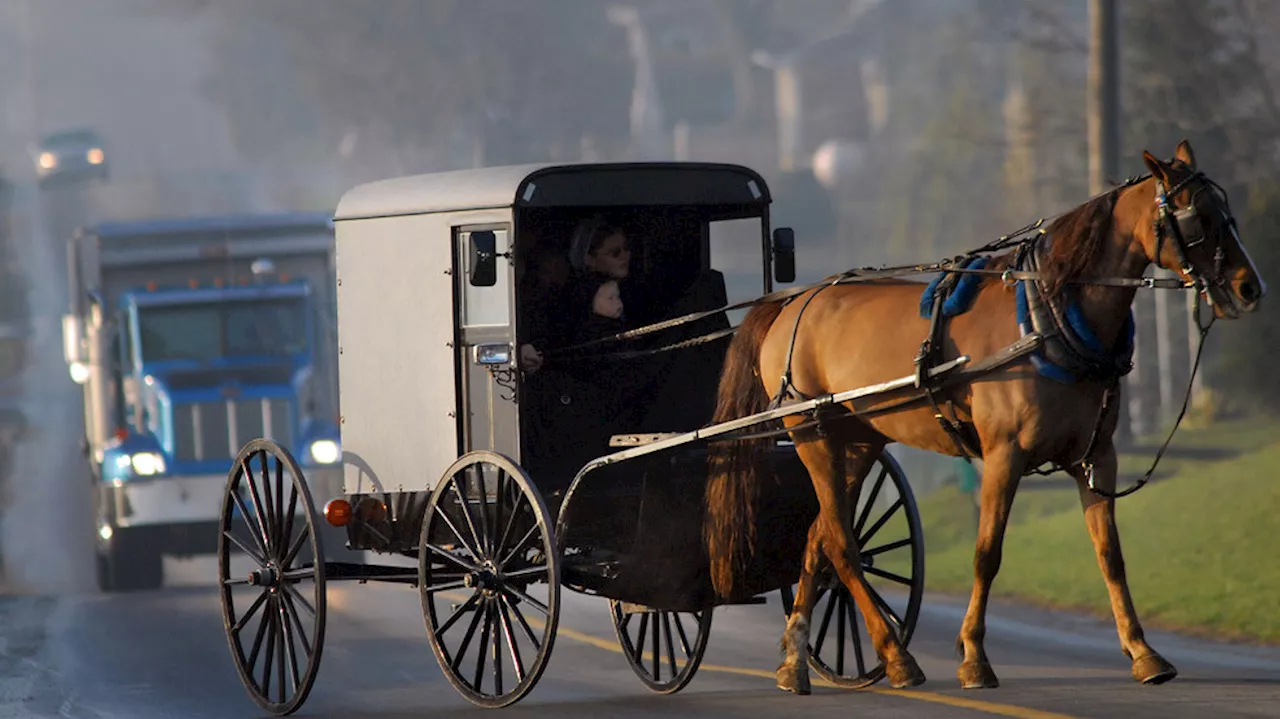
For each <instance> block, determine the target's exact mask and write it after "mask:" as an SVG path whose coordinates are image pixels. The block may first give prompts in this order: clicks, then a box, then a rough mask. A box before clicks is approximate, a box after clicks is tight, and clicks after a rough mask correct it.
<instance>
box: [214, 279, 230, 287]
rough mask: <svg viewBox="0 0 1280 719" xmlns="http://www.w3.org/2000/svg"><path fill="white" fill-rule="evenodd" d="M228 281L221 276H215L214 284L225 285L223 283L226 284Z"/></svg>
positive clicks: (217, 285) (215, 285)
mask: <svg viewBox="0 0 1280 719" xmlns="http://www.w3.org/2000/svg"><path fill="white" fill-rule="evenodd" d="M226 283H227V281H226V280H224V279H222V278H221V277H215V278H213V286H214V287H221V286H223V285H224V284H226Z"/></svg>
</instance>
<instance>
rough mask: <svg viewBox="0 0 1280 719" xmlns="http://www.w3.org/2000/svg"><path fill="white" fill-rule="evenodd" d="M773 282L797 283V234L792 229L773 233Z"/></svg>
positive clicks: (781, 229)
mask: <svg viewBox="0 0 1280 719" xmlns="http://www.w3.org/2000/svg"><path fill="white" fill-rule="evenodd" d="M772 249H773V280H774V281H775V282H795V281H796V233H795V231H794V230H792V229H791V228H790V227H779V228H777V229H775V230H774V231H773V248H772Z"/></svg>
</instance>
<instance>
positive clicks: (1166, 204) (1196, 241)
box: [1152, 170, 1239, 305]
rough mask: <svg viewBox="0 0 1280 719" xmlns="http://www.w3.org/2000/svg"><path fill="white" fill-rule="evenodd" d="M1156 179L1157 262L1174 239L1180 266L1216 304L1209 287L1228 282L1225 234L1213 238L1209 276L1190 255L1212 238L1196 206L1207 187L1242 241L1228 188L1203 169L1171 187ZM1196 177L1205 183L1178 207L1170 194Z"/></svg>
mask: <svg viewBox="0 0 1280 719" xmlns="http://www.w3.org/2000/svg"><path fill="white" fill-rule="evenodd" d="M1152 179H1153V180H1155V185H1156V200H1155V202H1156V213H1155V219H1154V221H1153V228H1152V229H1153V231H1154V233H1155V238H1156V246H1155V253H1154V259H1155V262H1156V264H1157V265H1159V264H1160V256H1161V254H1162V250H1163V248H1164V242H1165V240H1166V239H1168V240H1170V241H1171V244H1172V245H1173V249H1174V252H1175V253H1176V255H1177V258H1178V264H1179V270H1180V271H1181V272H1182V274H1183V275H1185V276H1186V277H1188V278H1189V279H1190V280H1191V283H1192V286H1194V287H1195V289H1196V291H1197V292H1198V293H1199V294H1201V295H1203V296H1204V297H1205V299H1206V300H1208V302H1209V304H1210V305H1213V304H1214V300H1213V297H1212V295H1211V294H1210V293H1209V291H1208V290H1209V288H1210V287H1221V286H1223V285H1225V284H1226V282H1227V279H1226V277H1225V276H1224V275H1223V265H1224V264H1225V262H1226V259H1227V255H1226V249H1225V247H1224V246H1223V242H1222V241H1221V236H1220V235H1219V236H1218V237H1215V238H1214V240H1213V243H1214V246H1213V248H1212V251H1213V267H1212V273H1211V274H1209V275H1208V276H1206V273H1205V272H1204V270H1203V269H1202V268H1200V267H1198V266H1197V265H1196V263H1194V262H1192V261H1191V259H1190V256H1189V255H1190V250H1191V249H1192V248H1194V247H1198V246H1200V245H1202V244H1204V243H1205V242H1207V241H1209V238H1208V233H1206V232H1205V224H1206V223H1204V222H1202V221H1201V216H1200V212H1199V211H1198V210H1197V209H1196V199H1197V198H1198V197H1199V196H1200V193H1202V192H1206V191H1208V192H1210V193H1211V195H1212V196H1213V197H1214V199H1213V206H1214V209H1215V210H1217V211H1218V212H1220V213H1221V214H1222V217H1223V219H1224V220H1225V221H1226V223H1227V228H1228V229H1229V231H1230V232H1231V233H1232V234H1234V235H1235V236H1236V238H1237V244H1238V243H1239V233H1238V231H1237V230H1236V219H1235V217H1234V216H1233V215H1232V214H1231V204H1230V201H1229V200H1228V199H1227V192H1226V190H1223V189H1222V187H1221V186H1220V185H1219V184H1218V183H1216V182H1214V181H1213V180H1211V179H1209V177H1208V176H1207V175H1205V174H1204V173H1203V172H1201V171H1199V170H1196V171H1194V172H1192V173H1191V174H1189V175H1187V176H1186V177H1185V178H1183V179H1182V180H1180V181H1178V183H1177V184H1175V185H1173V186H1172V187H1170V188H1168V189H1166V188H1165V185H1164V180H1162V179H1160V178H1159V177H1153V178H1152ZM1194 180H1201V184H1200V186H1199V187H1197V188H1195V189H1194V190H1193V191H1192V193H1191V202H1190V203H1188V205H1187V206H1186V207H1182V208H1179V207H1176V206H1175V205H1174V204H1173V200H1172V199H1170V198H1172V197H1174V196H1176V195H1177V194H1178V193H1179V192H1181V191H1182V190H1184V189H1186V188H1187V186H1188V185H1190V184H1191V182H1192V181H1194Z"/></svg>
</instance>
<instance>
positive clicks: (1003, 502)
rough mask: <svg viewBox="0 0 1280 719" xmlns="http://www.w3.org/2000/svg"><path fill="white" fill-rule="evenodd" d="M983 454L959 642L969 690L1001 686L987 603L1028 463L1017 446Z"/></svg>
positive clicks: (963, 675)
mask: <svg viewBox="0 0 1280 719" xmlns="http://www.w3.org/2000/svg"><path fill="white" fill-rule="evenodd" d="M982 454H983V461H982V493H981V497H980V502H979V504H980V505H981V506H980V515H979V520H978V541H977V544H976V546H975V548H974V554H973V570H974V582H973V593H972V594H971V595H970V597H969V609H968V611H966V612H965V615H964V622H963V623H962V624H961V626H960V638H959V639H958V640H957V642H956V644H957V648H958V649H960V650H961V651H963V652H964V660H963V661H962V662H961V664H960V668H959V670H957V672H956V676H957V677H958V678H959V680H960V686H962V687H963V688H965V689H994V688H996V687H998V686H1000V680H999V679H997V678H996V673H995V671H994V670H992V669H991V662H990V661H988V659H987V650H986V648H985V647H984V646H983V642H984V640H985V639H986V634H987V619H986V617H987V600H988V598H989V597H990V595H991V584H992V583H993V582H994V581H995V578H996V574H997V573H999V571H1000V561H1001V558H1002V556H1003V546H1004V533H1005V529H1006V528H1007V527H1008V524H1009V511H1010V510H1011V509H1012V508H1013V496H1014V494H1015V493H1016V492H1017V491H1018V480H1019V479H1020V478H1021V477H1022V470H1023V465H1024V461H1025V460H1024V459H1023V457H1022V452H1021V450H1020V449H1019V448H1018V447H1017V446H1015V445H1014V444H1013V443H1011V442H1006V443H1004V444H1000V445H996V446H993V447H983V452H982Z"/></svg>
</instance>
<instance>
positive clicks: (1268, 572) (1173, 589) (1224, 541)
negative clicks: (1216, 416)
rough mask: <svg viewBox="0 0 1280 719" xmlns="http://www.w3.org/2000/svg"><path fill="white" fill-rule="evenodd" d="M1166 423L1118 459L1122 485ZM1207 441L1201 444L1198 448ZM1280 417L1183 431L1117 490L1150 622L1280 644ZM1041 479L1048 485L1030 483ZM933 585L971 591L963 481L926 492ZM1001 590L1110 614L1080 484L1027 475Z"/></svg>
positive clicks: (1129, 566)
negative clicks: (1149, 476)
mask: <svg viewBox="0 0 1280 719" xmlns="http://www.w3.org/2000/svg"><path fill="white" fill-rule="evenodd" d="M1164 436H1165V435H1164V434H1162V435H1160V436H1159V437H1158V438H1157V439H1155V440H1153V441H1152V442H1149V443H1143V445H1142V446H1140V447H1136V448H1135V450H1134V451H1131V452H1129V453H1126V454H1125V455H1124V456H1122V458H1121V473H1122V475H1125V474H1128V476H1127V477H1126V476H1122V479H1121V485H1122V486H1129V484H1131V483H1132V482H1133V481H1135V480H1136V479H1137V477H1139V476H1141V475H1142V473H1143V472H1145V471H1146V469H1147V468H1148V467H1149V466H1150V463H1151V460H1152V459H1153V458H1154V455H1155V452H1156V450H1157V449H1158V448H1159V445H1160V443H1161V442H1163V440H1164ZM1197 450H1198V451H1199V453H1197V452H1196V451H1197ZM1278 469H1280V424H1277V423H1275V422H1273V421H1265V420H1258V419H1245V420H1235V421H1230V422H1218V423H1215V424H1213V425H1210V426H1208V427H1204V428H1198V429H1187V428H1185V427H1184V428H1183V429H1181V430H1179V432H1178V434H1177V436H1175V438H1174V441H1173V442H1172V444H1171V445H1170V448H1169V450H1168V452H1167V453H1166V454H1165V456H1164V458H1163V459H1162V460H1161V462H1160V466H1159V469H1158V471H1157V473H1156V475H1155V478H1154V479H1153V480H1152V481H1151V482H1150V483H1149V484H1148V485H1147V486H1146V487H1144V488H1143V489H1142V490H1140V491H1138V492H1137V493H1135V494H1132V495H1129V496H1127V497H1123V498H1121V499H1118V500H1116V517H1117V523H1118V524H1119V527H1120V539H1121V546H1122V548H1123V551H1124V558H1125V566H1126V570H1127V574H1128V577H1129V587H1130V591H1131V592H1132V595H1133V601H1134V604H1135V606H1136V607H1137V610H1138V617H1139V619H1140V620H1141V621H1142V622H1143V625H1144V626H1148V627H1153V628H1154V627H1161V628H1166V629H1175V630H1181V631H1186V632H1190V633H1194V634H1200V635H1205V636H1213V637H1217V638H1220V639H1231V640H1236V641H1247V642H1256V643H1268V644H1280V612H1276V611H1275V604H1276V597H1280V551H1277V550H1280V532H1277V529H1278V528H1280V477H1277V470H1278ZM1033 485H1039V486H1036V487H1035V488H1032V487H1033ZM920 513H921V519H922V523H923V524H924V534H925V546H926V556H927V560H926V562H927V563H926V587H927V588H928V589H929V590H932V591H938V592H945V593H956V594H962V595H965V596H967V595H968V593H969V591H970V588H971V587H972V583H973V548H974V540H975V538H976V527H975V520H974V516H975V515H974V512H973V500H972V499H971V497H970V496H969V495H964V494H962V493H961V492H960V491H959V490H958V489H957V488H956V487H955V486H954V485H948V486H946V487H943V488H942V489H939V490H937V491H936V492H933V493H931V494H930V495H928V496H926V497H922V498H920ZM993 596H996V597H1003V598H1011V599H1018V600H1021V601H1026V602H1029V603H1033V604H1037V605H1041V606H1048V607H1054V608H1068V609H1077V610H1084V611H1087V612H1089V613H1093V614H1096V615H1098V616H1103V617H1108V618H1109V617H1111V605H1110V601H1109V599H1108V596H1107V591H1106V585H1105V583H1104V582H1103V579H1102V573H1101V571H1100V570H1099V568H1098V564H1097V560H1096V559H1095V556H1094V552H1093V545H1092V543H1091V542H1090V540H1089V535H1088V532H1087V531H1086V529H1085V526H1084V519H1083V515H1082V512H1081V510H1080V502H1079V496H1078V494H1077V493H1076V490H1075V485H1074V483H1071V482H1070V481H1063V475H1056V476H1055V477H1054V478H1052V479H1046V478H1041V477H1034V476H1033V477H1028V478H1025V479H1024V480H1023V482H1022V487H1021V489H1020V490H1019V493H1018V496H1017V498H1016V500H1015V501H1014V507H1013V513H1012V518H1011V521H1010V526H1009V529H1008V532H1007V533H1006V535H1005V543H1004V557H1003V562H1002V564H1001V568H1000V574H999V575H998V576H997V578H996V581H995V586H994V589H993Z"/></svg>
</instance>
